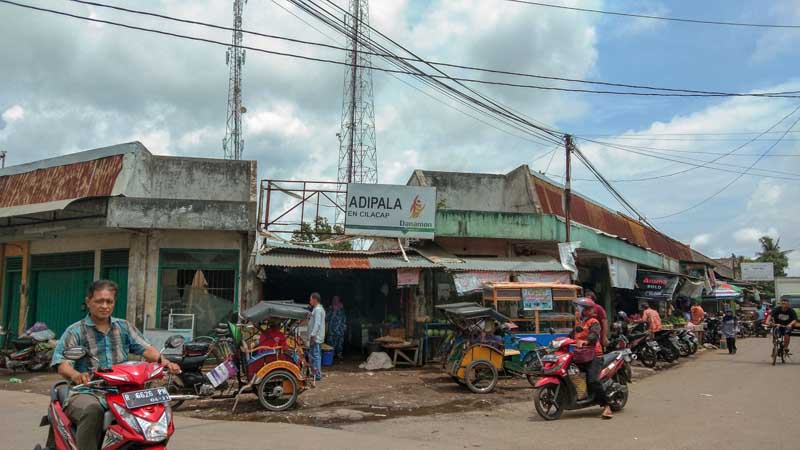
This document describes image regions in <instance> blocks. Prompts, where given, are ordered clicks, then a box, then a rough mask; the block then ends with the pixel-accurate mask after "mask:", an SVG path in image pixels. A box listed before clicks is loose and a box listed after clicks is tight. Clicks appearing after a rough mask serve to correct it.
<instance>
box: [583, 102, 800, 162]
mask: <svg viewBox="0 0 800 450" xmlns="http://www.w3.org/2000/svg"><path fill="white" fill-rule="evenodd" d="M798 110H800V106H798V107H797V108H795V109H794V110H792V111H791V112H790V113H789V114H786V115H785V116H783V117H782V118H781V119H780V120H779V121H777V122H775V123H774V124H773V125H772V126H771V127H769V128H767V129H766V130H765V131H763V132H762V133H761V134H759V135H758V136H756V137H754V138H752V139H751V140H749V141H747V142H745V143H744V144H742V145H740V146H738V147H736V148H734V149H732V150H731V151H729V152H727V153H725V154H723V155H720V156H718V157H716V158H714V159H712V160H711V161H708V162H705V163H703V164H702V165H699V166H697V167H690V168H687V169H684V170H680V171H677V172H673V173H671V174H668V175H664V176H662V177H659V178H667V177H671V176H675V175H681V174H684V173H688V172H691V171H692V170H695V169H697V168H700V167H708V165H709V164H713V163H715V162H717V161H719V160H720V159H722V158H724V157H726V156H730V155H732V154H734V153H736V152H738V151H739V150H741V149H743V148H744V147H746V146H747V145H749V144H751V143H753V142H755V141H756V140H758V139H759V138H760V137H761V136H763V135H764V134H766V133H768V132H770V131H772V130H773V129H774V128H775V127H777V126H778V125H780V124H781V123H783V122H784V121H785V120H786V119H788V118H789V117H791V116H792V115H794V114H795V113H796V112H797V111H798ZM790 129H791V128H790ZM787 132H788V130H787ZM785 135H786V134H784V136H785ZM583 140H585V141H589V142H593V143H595V144H599V145H603V146H606V147H612V148H618V149H621V150H625V151H631V152H633V153H636V152H635V151H633V150H629V149H625V148H624V147H621V146H619V145H615V144H611V143H608V142H602V141H594V140H591V139H583ZM776 144H777V142H776ZM649 156H651V157H655V156H653V155H649ZM659 158H660V159H667V160H669V161H674V162H682V161H675V160H672V159H669V158H664V157H659ZM684 164H686V163H684ZM717 170H719V169H717ZM773 178H780V177H773Z"/></svg>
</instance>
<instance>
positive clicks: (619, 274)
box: [607, 256, 637, 289]
mask: <svg viewBox="0 0 800 450" xmlns="http://www.w3.org/2000/svg"><path fill="white" fill-rule="evenodd" d="M607 259H608V274H609V276H610V277H611V286H612V287H615V288H620V289H634V288H635V287H636V267H637V266H636V263H632V262H630V261H625V260H624V259H617V258H613V257H611V256H609V257H607Z"/></svg>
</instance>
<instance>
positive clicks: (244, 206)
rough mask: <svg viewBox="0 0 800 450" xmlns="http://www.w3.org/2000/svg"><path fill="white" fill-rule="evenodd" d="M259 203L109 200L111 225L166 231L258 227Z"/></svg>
mask: <svg viewBox="0 0 800 450" xmlns="http://www.w3.org/2000/svg"><path fill="white" fill-rule="evenodd" d="M255 208H256V205H255V203H251V202H223V201H205V200H174V199H169V200H167V199H147V198H128V197H115V198H111V199H109V208H108V220H107V225H108V227H111V228H146V229H165V230H227V231H245V232H249V231H252V230H255V227H256V224H255V222H256V211H255Z"/></svg>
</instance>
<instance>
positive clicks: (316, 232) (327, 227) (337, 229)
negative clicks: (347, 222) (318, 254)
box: [292, 217, 353, 250]
mask: <svg viewBox="0 0 800 450" xmlns="http://www.w3.org/2000/svg"><path fill="white" fill-rule="evenodd" d="M343 234H344V229H343V228H342V226H341V225H333V226H331V224H330V223H328V219H326V218H324V217H317V218H316V219H314V225H313V226H312V225H311V224H310V223H308V222H303V223H302V224H300V229H299V230H297V231H295V232H294V233H292V242H320V241H325V240H328V239H331V238H332V237H334V236H336V235H343ZM316 248H324V249H328V250H352V249H353V244H352V243H351V242H349V241H345V242H337V243H335V244H324V245H318V246H316Z"/></svg>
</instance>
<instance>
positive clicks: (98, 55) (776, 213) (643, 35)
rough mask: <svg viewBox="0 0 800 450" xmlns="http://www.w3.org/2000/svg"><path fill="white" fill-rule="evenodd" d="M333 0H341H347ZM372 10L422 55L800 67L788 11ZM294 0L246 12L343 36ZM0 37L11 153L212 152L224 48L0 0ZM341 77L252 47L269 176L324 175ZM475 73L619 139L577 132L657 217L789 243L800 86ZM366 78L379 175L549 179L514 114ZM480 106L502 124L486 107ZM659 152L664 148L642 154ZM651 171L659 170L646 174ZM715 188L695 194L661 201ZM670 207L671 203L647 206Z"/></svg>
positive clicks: (247, 74)
mask: <svg viewBox="0 0 800 450" xmlns="http://www.w3.org/2000/svg"><path fill="white" fill-rule="evenodd" d="M19 1H20V2H22V3H26V4H32V5H39V6H45V7H49V8H53V9H58V10H62V11H68V12H71V13H74V14H80V15H85V16H89V17H96V18H103V19H109V20H115V21H120V22H125V23H129V24H135V25H140V26H147V27H152V28H157V29H161V30H168V31H173V32H177V33H183V34H188V35H193V36H199V37H204V38H209V39H214V40H220V41H229V40H230V33H229V32H227V31H219V30H209V29H206V28H202V27H197V26H191V25H185V24H177V23H174V22H169V21H164V20H159V19H154V18H147V17H142V16H135V15H130V14H127V13H122V12H114V11H110V10H107V9H104V8H99V7H92V6H86V5H79V4H76V3H73V2H70V1H67V0H49V1H43V0H19ZM107 3H110V4H117V5H126V4H127V5H128V6H130V5H132V4H133V3H131V2H122V1H120V0H108V1H107ZM230 3H231V2H229V1H219V0H218V1H207V0H206V1H193V2H187V1H156V0H148V1H140V2H136V3H135V7H137V8H141V9H145V10H148V11H152V12H159V13H162V14H167V15H172V16H176V17H182V18H188V19H194V20H200V21H205V22H211V23H215V24H221V25H228V24H230V23H231V4H230ZM336 3H337V4H339V5H341V6H345V3H346V2H345V0H336ZM553 3H564V4H570V5H575V6H580V7H586V8H598V9H603V8H604V9H608V10H617V11H626V12H635V13H643V14H654V15H664V16H673V17H692V18H699V19H712V20H714V19H716V20H727V21H745V22H760V23H775V24H800V4H798V2H797V0H774V1H771V2H768V3H765V2H760V1H757V0H752V1H746V0H743V1H738V2H736V3H735V7H732V6H731V5H732V4H731V3H730V2H727V1H722V0H716V1H705V2H702V3H701V2H672V3H668V2H659V1H655V0H647V1H640V2H636V3H635V6H634V4H633V3H630V2H621V1H600V0H596V1H589V0H585V1H571V2H559V1H557V0H553ZM765 5H768V6H765ZM279 6H283V7H284V8H286V9H288V10H290V11H292V12H294V13H296V14H297V15H300V16H301V17H303V18H304V19H306V20H308V21H309V22H311V23H313V24H314V25H315V26H317V27H318V28H319V29H320V30H322V31H323V32H325V34H327V36H325V35H323V34H320V32H319V31H317V30H314V29H313V28H311V27H309V26H308V25H307V24H305V23H303V22H301V21H300V20H299V19H297V18H296V17H294V16H292V15H290V14H289V13H288V12H287V11H286V10H284V9H282V8H281V7H279ZM370 8H371V22H372V25H373V26H374V27H375V28H376V29H378V30H381V31H382V32H383V33H384V34H386V35H388V36H390V37H392V38H393V39H394V40H396V41H397V42H399V43H402V44H403V45H405V46H406V47H408V48H410V49H412V50H414V51H415V52H416V53H417V54H419V55H421V56H423V57H425V58H427V59H429V60H435V61H446V62H452V63H457V64H463V65H472V66H480V67H489V68H494V69H502V70H509V71H515V72H525V73H532V74H540V75H548V76H559V77H568V78H578V79H591V80H603V81H612V82H618V83H629V84H647V85H655V86H663V87H677V88H689V89H697V90H710V91H725V92H776V91H800V79H798V78H796V76H795V74H797V73H798V69H800V58H798V48H800V45H798V44H800V30H797V29H763V28H741V27H720V26H710V25H696V24H686V23H674V22H663V21H650V20H644V19H631V18H623V17H614V16H603V15H595V14H587V13H580V12H574V11H564V10H556V9H549V8H542V7H534V6H530V5H522V4H516V3H511V2H506V1H503V0H461V1H456V0H448V1H424V0H373V1H372V2H371V5H370ZM303 14H304V13H302V12H301V11H299V10H297V9H296V8H294V7H293V6H291V5H289V4H288V3H286V0H275V2H272V1H268V0H250V1H249V2H248V3H247V4H246V6H245V17H244V28H245V29H249V30H254V31H259V32H262V33H270V34H276V35H281V36H288V37H294V38H299V39H306V40H312V41H318V42H324V43H328V44H336V45H343V44H344V38H343V37H340V36H337V35H336V34H335V33H334V32H333V31H330V30H328V29H325V28H324V26H322V25H320V24H318V23H316V22H313V19H311V18H310V17H308V16H304V15H303ZM244 41H245V44H246V45H249V46H253V47H259V48H264V49H270V50H276V51H283V52H289V53H295V54H302V55H309V56H316V57H322V58H329V59H334V60H343V59H344V55H343V54H342V53H341V52H340V51H337V50H330V49H320V48H315V47H308V46H303V45H300V44H296V43H290V42H285V41H276V40H273V39H267V38H262V37H254V36H250V35H245V38H244ZM0 42H3V43H4V45H2V46H0V61H2V63H0V80H2V82H1V83H0V149H4V150H7V151H8V152H9V153H8V160H7V163H8V164H19V163H24V162H28V161H31V160H36V159H41V158H45V157H52V156H57V155H60V154H65V153H70V152H75V151H80V150H86V149H91V148H96V147H102V146H105V145H111V144H115V143H120V142H127V141H132V140H138V141H141V142H142V143H144V144H145V146H147V147H148V148H149V149H150V150H151V151H152V152H154V153H159V154H171V155H186V156H203V157H219V156H221V155H222V149H221V141H222V137H223V135H224V131H225V113H226V98H227V82H228V67H227V66H226V65H225V48H224V47H222V46H217V45H213V44H207V43H201V42H192V41H186V40H179V39H175V38H169V37H165V36H157V35H151V34H146V33H142V32H138V31H133V30H124V29H119V28H116V27H112V26H109V25H102V24H91V23H88V22H85V21H80V20H75V19H71V18H66V17H59V16H54V15H50V14H46V13H42V12H37V11H30V10H24V9H21V8H18V7H15V6H10V5H5V4H0ZM374 62H375V63H376V64H378V63H380V62H379V61H377V60H375V61H374ZM380 64H383V63H380ZM447 72H448V73H450V74H452V75H462V76H467V77H472V78H481V79H484V80H500V81H514V82H518V83H525V84H538V85H541V86H558V87H578V88H593V87H592V86H587V85H575V84H566V83H559V82H554V81H543V80H536V79H532V78H522V79H520V78H514V79H511V78H508V77H506V78H503V77H500V76H497V75H491V74H486V73H476V72H467V71H458V70H455V69H447ZM343 77H344V69H343V67H341V66H337V65H333V64H325V63H317V62H309V61H302V60H297V59H290V58H286V57H281V56H274V55H266V54H259V53H257V52H254V51H249V52H248V54H247V60H246V65H245V68H244V84H243V88H244V104H245V106H246V107H247V110H248V112H247V113H246V115H245V141H246V144H245V153H244V156H245V158H247V159H256V160H258V164H259V171H260V174H261V176H262V177H275V176H280V177H281V178H297V179H318V180H319V179H335V177H336V164H337V154H338V141H337V138H336V133H337V132H338V131H339V127H340V120H341V117H340V116H341V102H342V85H343ZM404 82H405V83H404ZM406 83H407V84H406ZM594 88H595V89H597V88H600V87H594ZM474 89H476V90H478V91H480V92H481V93H483V94H485V95H487V96H489V97H491V98H493V99H495V100H497V101H499V102H502V103H503V104H506V105H509V106H511V107H513V108H514V109H515V110H518V111H520V112H523V113H524V114H525V115H527V116H529V117H532V118H534V119H536V120H537V121H539V122H541V123H546V124H548V125H550V126H552V127H554V128H557V129H559V130H563V131H566V132H570V133H572V134H574V135H576V136H579V137H584V138H589V139H593V140H596V141H603V142H610V143H613V144H614V145H615V147H613V148H612V147H608V146H606V145H598V144H593V143H590V142H587V141H583V140H580V139H579V140H578V145H579V146H580V147H581V148H582V149H583V150H584V151H585V153H586V155H587V156H588V157H589V158H590V159H591V160H592V161H593V162H594V163H595V164H596V165H597V167H598V168H599V169H600V170H601V171H602V172H603V173H604V174H605V175H606V177H607V178H609V179H611V180H619V181H618V182H616V183H615V186H616V187H617V188H618V189H619V190H620V191H621V192H622V193H623V194H624V195H625V196H626V197H627V198H628V199H629V200H630V201H631V203H632V204H634V205H635V206H636V207H637V208H638V209H639V210H640V212H642V213H643V214H644V215H646V216H647V217H650V218H653V220H652V222H653V223H654V224H655V225H656V226H657V227H658V228H659V229H661V230H662V231H665V232H667V233H668V234H670V235H671V236H673V237H675V238H677V239H679V240H681V241H683V242H686V243H690V244H691V245H692V246H693V247H695V248H698V249H699V250H701V251H703V252H705V253H706V254H708V255H710V256H725V255H729V254H730V253H736V254H742V255H748V256H750V255H752V254H753V253H754V252H755V251H756V250H757V248H758V243H757V239H758V237H759V236H761V235H763V234H769V235H773V236H776V237H778V236H779V237H780V238H781V244H782V246H783V247H784V248H787V249H788V248H797V249H800V214H798V212H800V211H798V207H797V205H796V203H797V200H798V198H799V197H798V194H797V191H798V187H800V181H798V179H799V178H800V157H798V155H800V142H798V141H800V126H798V127H797V128H796V129H794V130H792V132H790V133H788V134H787V135H786V137H785V139H783V141H781V142H778V139H779V138H780V137H781V136H782V134H783V132H784V131H786V130H788V129H790V127H791V126H792V124H793V123H794V121H795V120H797V119H798V118H800V112H797V113H795V114H790V113H792V111H793V110H794V109H795V108H797V107H798V106H800V99H777V98H755V97H738V98H687V97H681V98H670V97H632V96H612V95H599V94H586V93H568V92H554V91H541V90H533V89H521V88H513V87H502V86H487V85H478V86H474ZM607 89H613V88H607ZM374 93H375V119H376V128H377V142H378V155H379V156H378V158H379V178H380V181H381V182H383V183H405V181H406V180H407V179H408V177H409V175H410V173H411V171H412V169H414V168H423V169H429V170H452V171H485V172H497V173H500V172H505V171H509V170H511V169H513V168H515V167H517V166H519V165H521V164H529V165H531V167H532V168H533V169H534V170H539V171H545V170H546V171H547V173H548V174H551V176H552V177H554V179H558V178H557V177H558V176H560V175H562V174H563V170H564V158H563V152H561V151H559V152H553V148H554V146H552V145H549V144H544V143H539V142H535V140H534V141H531V140H530V138H529V137H528V138H525V139H523V138H524V137H525V136H521V133H519V132H518V131H514V130H510V129H508V128H504V132H501V131H499V130H497V129H496V128H494V127H490V126H488V125H486V124H485V123H483V122H481V121H479V120H476V119H475V118H473V117H469V116H468V115H466V114H465V112H466V109H465V108H464V107H463V106H461V105H458V104H453V103H452V102H450V101H449V100H447V99H445V98H443V97H441V96H440V95H439V94H437V93H436V92H435V91H432V90H430V89H429V88H427V87H425V85H422V84H420V83H419V82H418V81H416V80H414V79H410V78H406V77H404V76H403V75H395V76H392V75H387V74H384V73H375V74H374ZM426 94H427V95H426ZM431 97H433V98H431ZM470 114H472V115H473V116H474V115H476V114H475V113H473V112H470ZM786 116H788V117H786ZM784 117H786V119H785V120H783V121H781V119H783V118H784ZM482 120H484V121H488V122H490V123H492V124H493V125H495V126H496V127H500V128H503V126H502V125H500V124H497V123H496V122H492V121H491V120H490V119H486V118H485V117H484V118H482ZM770 128H771V131H770V132H769V133H767V134H765V135H763V136H762V137H761V138H760V139H758V140H755V141H754V142H750V143H748V141H750V140H753V138H756V137H757V136H758V134H759V133H761V132H763V131H766V130H768V129H770ZM744 144H747V145H744ZM773 145H774V147H772V146H773ZM620 146H624V147H622V149H620V148H619V147H620ZM739 147H741V148H739ZM771 147H772V148H771ZM623 149H624V150H623ZM734 149H737V150H736V152H734V154H732V155H730V156H724V157H723V158H721V159H719V160H718V161H715V162H714V163H713V164H709V167H696V166H690V165H686V164H683V163H682V162H681V161H684V162H687V161H688V162H691V163H692V164H703V161H711V160H714V159H717V158H720V156H722V155H720V154H724V153H728V152H731V151H732V150H734ZM768 149H769V153H767V156H765V157H763V158H762V159H760V160H759V156H760V155H761V154H762V153H763V152H765V151H767V150H768ZM632 150H634V151H636V152H638V153H632V152H631V151H632ZM551 154H552V155H553V156H554V157H553V158H552V159H551V158H550V155H551ZM654 154H655V155H657V156H660V157H662V158H669V159H671V160H672V161H669V160H664V159H656V158H653V157H652V155H654ZM647 155H650V156H647ZM756 161H758V162H757V164H756V165H755V168H754V169H753V170H752V171H748V170H747V169H748V167H749V166H750V165H751V164H753V163H754V162H756ZM687 169H689V170H687ZM575 170H576V173H575V177H576V178H577V179H578V181H576V182H575V188H576V189H577V190H578V191H579V192H581V193H583V194H585V195H587V196H589V197H591V198H594V199H596V200H598V201H600V202H602V203H604V204H606V205H608V206H609V207H612V208H621V207H620V206H619V205H618V204H617V203H615V202H614V200H613V199H612V198H611V197H610V196H609V195H608V194H607V193H606V192H605V191H604V190H603V189H602V188H601V187H600V186H599V185H598V183H596V182H594V181H590V180H588V179H589V178H591V177H590V175H589V174H588V172H587V171H586V170H585V168H582V167H580V166H578V167H577V168H576V169H575ZM746 171H747V172H748V173H747V174H744V175H742V176H741V178H740V179H739V180H737V181H736V182H734V183H733V184H731V185H730V186H729V187H727V188H725V189H723V187H725V186H726V185H727V184H728V183H729V182H731V181H732V180H733V179H734V178H735V177H737V176H739V175H740V174H741V172H746ZM671 174H675V175H671ZM662 175H671V176H665V177H662V178H658V179H646V178H652V177H655V176H662ZM643 178H645V179H646V180H641V179H643ZM631 179H639V180H641V181H630V180H631ZM626 180H627V181H626ZM717 192H719V194H717V195H716V196H714V197H713V198H712V199H710V200H708V201H706V202H704V203H702V204H701V205H700V206H698V207H696V208H693V209H690V210H689V211H687V212H685V213H681V214H677V215H674V216H671V215H672V214H674V213H676V212H680V211H682V210H685V209H686V208H688V207H690V206H692V205H695V204H697V203H699V202H701V201H703V200H704V199H706V198H707V197H709V196H711V195H712V194H715V193H717ZM663 216H671V217H667V218H663V219H656V218H659V217H663ZM792 263H793V265H792V267H791V272H792V273H793V274H795V275H800V251H798V252H796V253H795V254H793V255H792Z"/></svg>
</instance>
